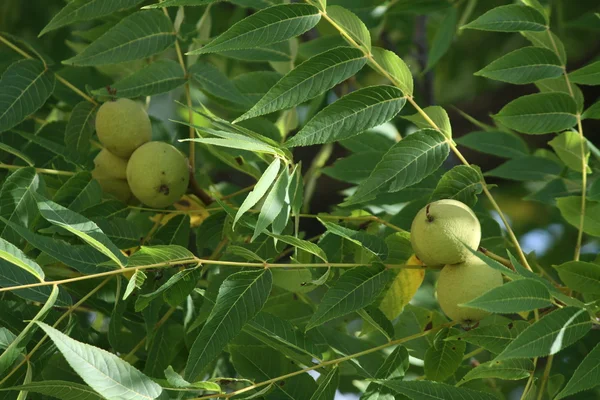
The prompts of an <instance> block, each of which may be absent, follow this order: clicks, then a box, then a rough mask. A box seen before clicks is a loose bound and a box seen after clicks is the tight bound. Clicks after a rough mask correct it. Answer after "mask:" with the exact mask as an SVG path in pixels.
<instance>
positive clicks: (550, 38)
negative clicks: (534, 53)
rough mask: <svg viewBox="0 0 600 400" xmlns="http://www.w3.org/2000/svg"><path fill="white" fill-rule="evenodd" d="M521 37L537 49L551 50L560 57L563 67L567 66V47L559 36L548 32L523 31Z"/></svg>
mask: <svg viewBox="0 0 600 400" xmlns="http://www.w3.org/2000/svg"><path fill="white" fill-rule="evenodd" d="M521 35H523V37H524V38H525V39H527V40H529V41H530V42H531V44H533V45H534V46H536V47H542V48H545V49H548V50H550V51H551V52H553V53H555V54H556V55H557V56H558V59H559V60H560V62H561V65H566V64H567V52H566V51H565V45H564V44H563V42H562V41H561V40H560V38H559V37H558V36H556V35H555V34H554V33H552V32H549V31H547V30H544V31H541V32H533V31H522V32H521ZM557 50H558V52H557Z"/></svg>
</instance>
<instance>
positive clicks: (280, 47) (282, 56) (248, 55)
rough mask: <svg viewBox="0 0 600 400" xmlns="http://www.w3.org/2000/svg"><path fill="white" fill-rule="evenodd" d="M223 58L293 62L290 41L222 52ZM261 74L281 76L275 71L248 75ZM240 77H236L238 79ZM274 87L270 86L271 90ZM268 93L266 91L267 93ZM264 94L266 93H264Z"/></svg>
mask: <svg viewBox="0 0 600 400" xmlns="http://www.w3.org/2000/svg"><path fill="white" fill-rule="evenodd" d="M220 54H221V55H222V56H223V57H229V58H233V59H234V60H241V61H271V62H290V61H292V52H291V49H290V40H289V39H288V40H284V41H281V42H277V43H273V44H269V45H267V46H262V47H254V48H249V49H239V50H229V51H222V52H221V53H220ZM247 74H252V75H254V74H260V75H263V76H266V75H267V74H275V75H277V76H279V73H277V72H275V71H255V72H248V73H246V74H242V75H247ZM239 76H240V75H238V76H236V78H238V77H239ZM257 83H258V84H266V83H267V82H257ZM271 86H272V85H270V86H269V89H270V88H271ZM265 92H266V91H265ZM263 94H264V93H263Z"/></svg>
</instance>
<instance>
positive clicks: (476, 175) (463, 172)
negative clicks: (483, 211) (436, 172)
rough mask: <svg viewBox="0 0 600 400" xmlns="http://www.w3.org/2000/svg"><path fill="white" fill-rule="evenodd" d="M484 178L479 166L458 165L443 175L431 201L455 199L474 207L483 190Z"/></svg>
mask: <svg viewBox="0 0 600 400" xmlns="http://www.w3.org/2000/svg"><path fill="white" fill-rule="evenodd" d="M482 180H483V176H482V174H481V170H480V169H479V167H478V166H476V165H458V166H456V167H454V168H452V169H451V170H450V171H448V172H446V173H445V174H444V175H443V176H442V178H441V179H440V180H439V182H438V184H437V187H436V188H435V191H434V192H433V194H432V195H431V201H435V200H440V199H454V200H458V201H460V202H463V203H465V204H466V205H468V206H469V207H473V206H475V204H476V203H477V195H478V194H481V192H482V191H483V184H482Z"/></svg>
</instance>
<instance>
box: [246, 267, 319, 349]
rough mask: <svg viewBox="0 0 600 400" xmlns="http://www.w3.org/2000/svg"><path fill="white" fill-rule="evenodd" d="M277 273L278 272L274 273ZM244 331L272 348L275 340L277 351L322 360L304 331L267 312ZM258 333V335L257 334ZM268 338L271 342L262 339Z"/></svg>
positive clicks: (257, 317)
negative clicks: (288, 350) (299, 353)
mask: <svg viewBox="0 0 600 400" xmlns="http://www.w3.org/2000/svg"><path fill="white" fill-rule="evenodd" d="M274 272H276V271H274ZM244 330H245V331H247V332H249V333H250V334H253V336H255V337H257V338H258V339H259V340H261V341H263V342H265V344H267V345H269V346H271V344H270V343H269V340H273V341H274V342H275V343H277V344H278V346H279V347H274V346H271V347H273V348H274V349H275V350H279V351H284V350H283V349H289V348H291V349H293V350H294V351H296V352H301V353H303V354H306V355H308V356H309V357H310V358H309V360H312V358H320V357H321V352H320V351H319V349H318V348H317V346H316V344H315V343H313V342H312V341H311V340H310V339H309V338H308V337H307V336H306V335H305V334H304V333H303V332H302V331H300V330H299V329H298V328H297V327H295V326H294V325H292V323H291V322H289V321H287V320H285V319H282V318H279V317H277V316H275V315H273V314H269V313H267V312H259V313H258V314H256V317H254V319H253V320H252V321H250V322H248V324H247V325H246V326H245V327H244ZM257 333H258V334H257ZM264 336H266V337H267V338H268V339H269V340H264V339H261V337H264Z"/></svg>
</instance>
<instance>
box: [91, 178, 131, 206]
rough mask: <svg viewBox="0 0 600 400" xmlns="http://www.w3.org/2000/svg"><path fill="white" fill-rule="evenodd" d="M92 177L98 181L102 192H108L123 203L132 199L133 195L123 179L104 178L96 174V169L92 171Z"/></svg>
mask: <svg viewBox="0 0 600 400" xmlns="http://www.w3.org/2000/svg"><path fill="white" fill-rule="evenodd" d="M92 177H93V178H94V179H96V180H97V181H98V183H99V184H100V187H101V188H102V191H103V192H104V193H107V194H110V195H111V196H113V197H115V198H116V199H118V200H120V201H122V202H123V203H129V202H130V201H131V200H132V198H133V195H132V193H131V189H130V188H129V185H128V184H127V181H126V180H125V179H114V178H104V177H102V175H98V172H96V170H94V171H92Z"/></svg>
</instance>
